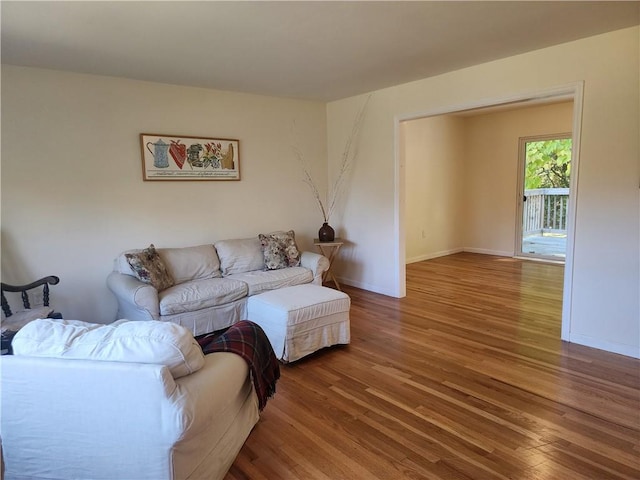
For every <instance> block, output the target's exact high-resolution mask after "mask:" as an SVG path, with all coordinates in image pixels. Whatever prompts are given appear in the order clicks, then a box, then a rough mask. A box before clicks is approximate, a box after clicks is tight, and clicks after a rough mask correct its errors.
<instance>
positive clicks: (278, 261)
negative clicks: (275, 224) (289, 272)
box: [258, 230, 301, 270]
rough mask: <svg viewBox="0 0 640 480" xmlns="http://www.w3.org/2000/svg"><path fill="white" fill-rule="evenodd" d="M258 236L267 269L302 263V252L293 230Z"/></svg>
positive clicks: (294, 265) (295, 265)
mask: <svg viewBox="0 0 640 480" xmlns="http://www.w3.org/2000/svg"><path fill="white" fill-rule="evenodd" d="M258 238H259V239H260V244H261V245H262V253H263V254H264V266H265V269H266V270H278V269H280V268H287V267H297V266H299V265H300V257H301V254H300V250H298V245H297V244H296V237H295V233H294V231H293V230H289V231H288V232H274V233H270V234H268V235H265V234H262V233H261V234H259V235H258Z"/></svg>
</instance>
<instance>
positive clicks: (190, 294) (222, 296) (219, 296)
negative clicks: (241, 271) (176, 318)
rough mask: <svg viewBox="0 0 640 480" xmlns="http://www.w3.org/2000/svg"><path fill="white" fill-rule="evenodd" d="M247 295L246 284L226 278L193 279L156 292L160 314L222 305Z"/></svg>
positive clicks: (171, 313) (172, 313)
mask: <svg viewBox="0 0 640 480" xmlns="http://www.w3.org/2000/svg"><path fill="white" fill-rule="evenodd" d="M246 296H247V284H246V283H244V282H240V281H236V280H231V279H228V278H209V279H206V280H193V281H191V282H185V283H181V284H180V285H174V286H173V287H171V288H167V289H166V290H163V291H162V292H160V293H159V294H158V298H159V300H160V315H174V314H176V313H185V312H193V311H195V310H201V309H203V308H207V307H213V306H216V305H224V304H226V303H230V302H233V301H234V300H238V299H239V298H242V297H246Z"/></svg>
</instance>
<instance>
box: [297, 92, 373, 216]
mask: <svg viewBox="0 0 640 480" xmlns="http://www.w3.org/2000/svg"><path fill="white" fill-rule="evenodd" d="M370 99H371V95H369V96H368V97H367V99H366V100H365V102H364V104H363V105H362V107H361V108H360V110H359V111H358V113H357V115H356V118H355V120H354V122H353V127H352V129H351V132H350V134H349V136H348V137H347V142H346V144H345V147H344V151H343V152H342V159H341V163H340V170H339V171H338V175H337V177H336V179H335V181H334V182H333V185H332V187H331V189H330V190H329V192H328V195H327V198H326V199H325V201H323V199H322V195H321V194H320V191H319V190H318V187H317V185H316V183H315V181H314V180H313V177H312V176H311V170H310V168H309V164H308V163H307V162H306V160H305V158H304V155H303V154H302V151H301V150H300V148H298V147H297V146H295V145H294V146H293V147H292V149H293V152H294V154H295V155H296V158H297V159H298V162H299V163H300V166H301V168H302V173H303V179H302V181H303V182H304V183H306V184H307V185H309V188H310V189H311V193H312V194H313V197H314V198H315V200H316V203H317V205H318V208H319V209H320V213H322V219H323V221H324V223H328V222H329V219H330V218H331V215H332V214H333V213H334V212H335V210H336V208H337V204H338V199H339V197H340V194H341V193H342V189H343V188H344V182H345V180H346V178H347V176H348V174H349V172H350V171H351V168H352V167H353V163H354V162H355V160H356V158H357V156H358V145H357V141H356V140H357V137H358V134H359V132H360V129H361V127H362V123H363V122H364V117H365V112H366V108H367V105H368V104H369V100H370Z"/></svg>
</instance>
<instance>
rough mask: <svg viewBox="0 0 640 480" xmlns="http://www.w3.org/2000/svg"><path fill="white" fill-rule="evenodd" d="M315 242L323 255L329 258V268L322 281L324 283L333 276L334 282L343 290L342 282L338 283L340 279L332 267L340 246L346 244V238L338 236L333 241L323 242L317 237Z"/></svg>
mask: <svg viewBox="0 0 640 480" xmlns="http://www.w3.org/2000/svg"><path fill="white" fill-rule="evenodd" d="M313 244H314V245H315V246H316V247H318V250H320V253H321V254H322V255H324V256H325V257H327V258H328V259H329V268H328V269H327V271H326V272H324V275H323V276H322V282H323V283H324V281H325V280H326V279H327V278H328V277H331V280H333V283H334V284H335V286H336V288H337V289H338V290H340V291H342V289H341V288H340V284H339V283H338V280H336V277H335V276H334V275H333V272H332V271H331V267H332V266H333V261H334V260H335V258H336V255H337V254H338V251H339V250H340V247H342V245H344V240H342V239H341V238H336V239H334V241H333V242H321V241H320V240H319V239H317V238H315V239H314V240H313Z"/></svg>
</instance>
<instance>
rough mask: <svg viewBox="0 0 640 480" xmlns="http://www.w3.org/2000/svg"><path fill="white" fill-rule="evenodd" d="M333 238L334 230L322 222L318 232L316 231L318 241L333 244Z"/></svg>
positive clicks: (334, 235)
mask: <svg viewBox="0 0 640 480" xmlns="http://www.w3.org/2000/svg"><path fill="white" fill-rule="evenodd" d="M335 238H336V232H335V230H334V229H333V228H331V225H329V224H328V223H327V222H324V223H323V224H322V226H321V227H320V230H318V240H320V241H321V242H333V240H334V239H335Z"/></svg>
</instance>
